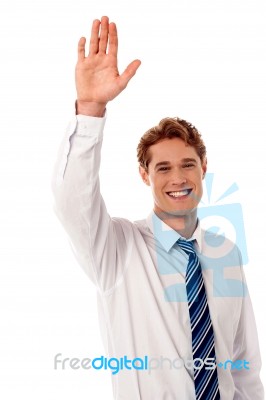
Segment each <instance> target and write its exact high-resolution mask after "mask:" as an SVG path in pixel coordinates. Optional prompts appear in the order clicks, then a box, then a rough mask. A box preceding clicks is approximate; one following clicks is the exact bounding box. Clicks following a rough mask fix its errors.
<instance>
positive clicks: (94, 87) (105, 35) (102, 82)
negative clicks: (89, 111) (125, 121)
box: [76, 17, 140, 104]
mask: <svg viewBox="0 0 266 400" xmlns="http://www.w3.org/2000/svg"><path fill="white" fill-rule="evenodd" d="M99 28H100V21H98V20H96V21H94V23H93V25H92V33H91V41H90V50H89V55H88V57H85V41H86V40H85V38H81V39H80V41H79V57H78V62H77V65H76V88H77V95H78V100H80V101H86V102H96V103H105V104H106V103H107V102H108V101H110V100H112V99H114V98H115V97H116V96H117V95H118V94H119V93H120V92H121V91H122V90H123V89H124V88H125V87H126V86H127V84H128V82H129V80H130V79H131V78H132V76H133V75H134V74H135V72H136V70H137V68H138V67H139V65H140V61H138V60H135V61H133V62H132V63H131V64H129V66H128V67H127V68H126V70H125V71H124V72H123V73H122V74H121V75H119V71H118V68H117V49H118V39H117V31H116V26H115V24H112V23H111V24H109V22H108V18H107V17H103V18H102V21H101V34H100V37H99ZM107 46H108V53H107Z"/></svg>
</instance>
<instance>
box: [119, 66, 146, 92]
mask: <svg viewBox="0 0 266 400" xmlns="http://www.w3.org/2000/svg"><path fill="white" fill-rule="evenodd" d="M140 64H141V61H140V60H134V61H132V62H131V63H130V64H129V65H128V66H127V67H126V69H125V71H124V72H123V73H122V74H121V75H120V77H119V80H120V85H121V87H122V88H123V89H125V87H126V86H127V84H128V82H129V81H130V79H131V78H132V77H133V76H134V75H135V73H136V72H137V69H138V68H139V66H140Z"/></svg>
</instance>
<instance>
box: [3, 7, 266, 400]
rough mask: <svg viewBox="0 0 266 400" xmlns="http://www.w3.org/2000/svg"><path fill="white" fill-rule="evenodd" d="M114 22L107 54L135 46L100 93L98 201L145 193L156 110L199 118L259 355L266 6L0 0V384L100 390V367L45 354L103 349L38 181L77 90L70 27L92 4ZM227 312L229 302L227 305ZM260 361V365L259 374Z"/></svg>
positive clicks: (111, 203)
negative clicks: (146, 139)
mask: <svg viewBox="0 0 266 400" xmlns="http://www.w3.org/2000/svg"><path fill="white" fill-rule="evenodd" d="M101 15H109V16H110V19H111V20H112V21H115V22H116V23H117V25H118V31H119V35H120V36H119V38H120V49H119V66H120V69H121V70H123V69H124V68H125V67H126V65H127V64H128V63H129V62H130V61H132V60H133V59H135V58H139V59H141V60H142V65H141V67H140V69H139V71H138V72H137V75H136V76H135V77H134V79H133V80H132V81H131V82H130V84H129V86H128V88H127V89H126V91H125V92H123V93H122V94H121V96H120V97H119V98H118V99H116V100H115V101H114V102H113V103H112V104H110V105H109V107H108V116H109V117H108V122H107V125H106V137H105V142H104V148H103V163H102V168H101V179H102V191H103V194H104V197H105V199H106V203H107V206H108V209H109V212H110V214H111V215H113V216H123V217H127V218H129V219H141V218H144V217H145V216H146V215H147V214H148V212H149V211H150V210H151V207H152V199H151V194H150V192H149V189H148V188H146V187H144V186H143V184H142V182H141V181H140V179H139V176H138V173H137V163H136V152H135V148H136V146H137V143H138V140H139V137H140V136H141V135H142V133H144V132H145V131H146V130H147V129H148V128H150V127H151V126H153V125H155V124H157V123H158V122H159V120H160V119H161V118H163V117H165V116H180V117H182V118H185V119H187V120H189V121H191V122H192V123H193V124H194V125H196V127H197V128H198V129H199V130H200V131H201V132H202V134H203V137H204V139H205V142H206V145H207V149H208V162H209V171H211V172H214V173H215V182H216V186H215V188H214V190H215V192H214V200H215V198H216V199H217V198H218V197H219V196H220V195H222V193H223V192H225V190H226V189H227V188H228V187H229V186H230V185H231V184H232V183H233V182H236V183H237V184H238V186H239V191H238V192H237V193H235V194H234V195H232V196H231V197H228V198H227V199H225V202H229V203H230V202H235V201H240V202H241V205H242V210H243V213H244V222H245V229H246V237H247V245H248V253H249V259H250V262H249V264H248V265H247V266H246V267H245V271H246V276H247V281H248V285H249V289H250V293H251V297H252V300H253V306H254V310H255V316H256V320H257V327H258V332H259V338H260V346H261V353H262V357H263V360H264V361H265V353H266V343H265V339H264V338H265V335H266V325H265V324H264V315H265V313H264V312H263V311H264V310H263V303H265V279H266V271H265V270H266V262H265V257H264V253H263V250H264V248H265V231H264V229H265V222H266V212H265V197H264V196H265V145H263V138H264V135H265V118H264V116H265V100H266V94H265V93H266V83H265V82H266V80H265V72H264V71H265V70H266V65H265V64H266V61H265V60H266V58H265V45H266V43H265V42H266V24H265V17H266V6H265V2H264V1H262V0H257V1H256V0H255V1H254V0H223V1H221V0H220V1H217V0H191V1H188V0H187V1H183V0H182V1H181V0H164V1H161V2H158V1H154V2H152V1H145V0H142V1H141V0H135V1H128V0H123V1H122V0H120V1H107V0H97V1H94V2H92V1H89V0H87V1H82V0H65V1H60V0H53V1H49V0H35V1H33V0H32V1H29V0H25V1H18V0H17V1H14V0H13V1H12V0H2V1H1V4H0V31H1V34H0V45H1V63H0V69H1V74H0V96H1V99H0V102H1V104H0V106H1V107H0V110H1V125H0V126H1V145H0V173H1V181H0V185H1V186H0V187H1V192H0V193H1V196H0V202H1V206H0V212H1V215H0V218H1V220H0V233H1V242H0V255H1V277H0V286H1V287H0V296H1V302H0V304H1V318H0V334H1V342H0V346H1V349H0V350H1V364H0V379H1V385H0V397H1V398H4V399H5V400H9V399H16V398H18V396H19V397H20V398H26V397H27V399H28V400H31V399H32V400H33V399H34V400H36V399H38V400H42V399H45V400H47V399H49V400H54V399H74V398H79V399H83V398H93V399H111V398H112V395H111V383H110V378H109V373H105V372H103V371H79V370H78V371H75V370H69V369H68V370H65V371H55V370H54V369H53V359H54V356H55V354H57V353H62V354H63V356H64V357H79V358H84V357H97V356H99V355H101V354H103V351H104V350H103V347H102V343H101V338H100V331H99V327H98V318H97V312H96V293H95V290H94V287H93V285H92V284H91V282H90V281H89V280H88V278H87V277H86V276H85V274H84V272H83V271H82V270H81V268H80V267H79V266H78V265H77V263H76V261H75V259H74V256H73V255H72V252H71V249H70V247H69V244H68V240H67V237H66V235H65V233H64V231H63V229H62V228H61V226H60V224H59V222H58V221H57V219H56V217H55V215H54V213H53V199H52V194H51V189H50V181H51V175H52V169H53V165H54V162H55V159H56V154H57V149H58V146H59V143H60V141H61V138H62V137H63V133H64V130H65V127H66V126H67V123H68V121H69V120H70V118H71V115H72V112H73V104H74V100H75V86H74V66H75V63H76V44H77V41H78V39H79V37H80V36H87V37H88V36H89V33H90V25H91V22H92V20H93V19H94V18H100V17H101ZM229 317H230V316H229ZM264 376H265V368H264V371H263V373H262V377H263V380H264Z"/></svg>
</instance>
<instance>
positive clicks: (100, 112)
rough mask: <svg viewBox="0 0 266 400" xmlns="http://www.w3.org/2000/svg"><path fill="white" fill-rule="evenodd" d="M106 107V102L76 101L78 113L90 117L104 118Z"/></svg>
mask: <svg viewBox="0 0 266 400" xmlns="http://www.w3.org/2000/svg"><path fill="white" fill-rule="evenodd" d="M105 109H106V103H98V102H87V101H82V100H79V99H78V100H77V101H76V114H77V115H78V114H82V115H86V116H90V117H98V118H102V117H103V116H104V113H105Z"/></svg>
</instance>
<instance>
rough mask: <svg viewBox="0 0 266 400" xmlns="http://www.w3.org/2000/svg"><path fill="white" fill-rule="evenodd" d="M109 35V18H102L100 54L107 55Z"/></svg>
mask: <svg viewBox="0 0 266 400" xmlns="http://www.w3.org/2000/svg"><path fill="white" fill-rule="evenodd" d="M108 33H109V18H108V17H102V19H101V33H100V40H99V52H100V53H105V52H106V48H107V43H108Z"/></svg>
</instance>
